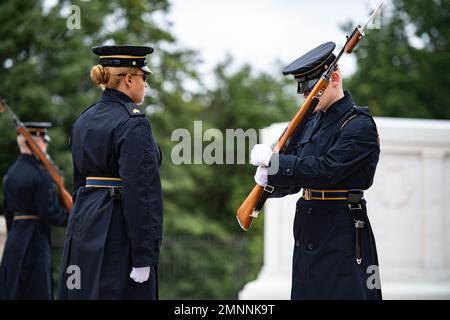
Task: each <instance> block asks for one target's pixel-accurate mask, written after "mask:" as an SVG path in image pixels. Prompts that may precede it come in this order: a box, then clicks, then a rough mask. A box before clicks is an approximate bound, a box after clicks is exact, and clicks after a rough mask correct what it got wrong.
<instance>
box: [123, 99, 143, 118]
mask: <svg viewBox="0 0 450 320" xmlns="http://www.w3.org/2000/svg"><path fill="white" fill-rule="evenodd" d="M120 104H121V105H122V106H124V108H125V110H127V112H128V114H129V115H130V117H139V116H145V113H144V112H142V110H141V109H140V108H139V107H138V106H137V105H135V104H134V103H131V102H130V103H124V102H121V103H120Z"/></svg>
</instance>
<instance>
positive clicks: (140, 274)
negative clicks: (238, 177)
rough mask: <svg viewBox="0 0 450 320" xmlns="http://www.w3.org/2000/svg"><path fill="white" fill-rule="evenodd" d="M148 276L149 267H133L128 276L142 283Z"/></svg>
mask: <svg viewBox="0 0 450 320" xmlns="http://www.w3.org/2000/svg"><path fill="white" fill-rule="evenodd" d="M149 276H150V267H143V268H134V267H133V269H132V270H131V273H130V278H131V279H133V280H134V282H138V283H142V282H145V281H147V280H148V277H149Z"/></svg>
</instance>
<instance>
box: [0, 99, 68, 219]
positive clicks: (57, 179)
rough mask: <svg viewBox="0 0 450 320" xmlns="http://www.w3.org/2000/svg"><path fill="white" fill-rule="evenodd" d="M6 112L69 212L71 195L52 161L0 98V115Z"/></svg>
mask: <svg viewBox="0 0 450 320" xmlns="http://www.w3.org/2000/svg"><path fill="white" fill-rule="evenodd" d="M5 109H6V110H8V112H10V113H11V115H12V117H13V119H14V123H15V125H16V130H17V132H18V133H19V134H21V135H22V136H23V137H24V138H25V141H26V142H27V145H28V146H29V148H30V149H31V152H33V154H34V156H35V157H36V158H38V159H39V161H40V162H41V163H42V165H43V166H44V167H45V168H46V169H47V171H48V173H49V174H50V176H51V177H52V179H53V182H54V183H55V184H56V187H57V188H58V191H59V196H60V199H61V202H62V204H63V205H64V207H65V208H66V210H67V211H69V212H70V210H71V209H72V206H73V201H72V195H71V194H70V193H69V192H68V191H67V190H66V188H65V186H64V181H63V178H62V177H61V175H60V174H59V172H58V169H56V167H55V166H54V164H53V163H52V161H51V160H50V159H49V158H48V157H47V155H46V154H45V153H44V152H43V151H42V150H41V148H39V146H38V145H37V144H36V142H34V140H33V137H32V136H31V134H30V133H29V132H28V130H27V128H26V127H25V125H24V124H23V123H22V122H21V121H20V120H19V119H18V118H17V116H16V115H15V114H14V112H13V111H12V110H11V109H10V108H9V107H8V106H7V105H6V103H5V101H4V100H3V99H1V98H0V113H2V112H3V111H4V110H5Z"/></svg>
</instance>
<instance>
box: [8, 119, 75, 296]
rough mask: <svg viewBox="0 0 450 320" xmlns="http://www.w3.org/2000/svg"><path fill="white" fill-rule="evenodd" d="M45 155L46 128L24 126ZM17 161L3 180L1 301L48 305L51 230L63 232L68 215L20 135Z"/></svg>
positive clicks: (32, 124)
mask: <svg viewBox="0 0 450 320" xmlns="http://www.w3.org/2000/svg"><path fill="white" fill-rule="evenodd" d="M25 126H26V127H27V129H28V131H29V132H30V134H31V135H32V136H33V139H34V141H35V142H36V143H37V145H38V146H39V147H40V148H41V150H42V151H43V152H44V153H45V152H47V147H48V144H49V142H50V137H49V136H48V134H47V129H48V128H50V127H51V124H50V123H48V122H40V123H39V122H28V123H25ZM17 144H18V145H19V149H20V156H19V157H18V159H17V160H16V161H15V162H14V164H13V165H12V166H11V167H10V168H9V169H8V172H7V173H6V175H5V177H4V178H3V191H4V195H5V203H4V209H3V210H4V213H5V217H6V224H7V230H8V235H7V240H6V244H5V250H4V254H3V259H2V262H1V266H0V299H17V300H25V299H39V300H47V299H48V300H50V299H52V258H51V248H50V234H51V233H50V225H54V226H65V225H66V223H67V218H68V212H67V211H66V210H65V209H63V207H62V206H61V205H60V204H59V201H58V198H57V194H56V192H55V189H54V186H53V181H52V178H51V176H50V174H49V173H48V171H47V169H45V167H44V166H43V165H42V164H41V163H40V161H39V160H38V159H37V158H36V157H35V156H34V155H33V153H32V152H31V150H30V148H29V147H28V145H27V143H26V141H25V138H24V137H23V136H22V135H18V136H17Z"/></svg>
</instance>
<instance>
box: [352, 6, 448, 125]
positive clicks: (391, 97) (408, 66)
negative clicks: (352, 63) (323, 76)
mask: <svg viewBox="0 0 450 320" xmlns="http://www.w3.org/2000/svg"><path fill="white" fill-rule="evenodd" d="M383 12H384V14H383V15H382V18H381V29H379V30H376V29H371V30H368V31H367V33H366V35H367V37H366V38H364V39H363V40H362V41H361V42H360V43H359V44H358V47H357V49H356V50H355V51H354V53H355V55H356V57H357V65H358V67H357V72H356V73H355V74H354V75H353V76H352V77H351V79H350V80H349V81H348V83H346V86H347V87H348V88H349V89H350V90H351V92H352V94H353V96H354V98H355V100H356V101H357V102H359V103H361V104H367V105H369V106H370V107H371V110H372V112H373V113H374V114H375V115H378V116H392V117H413V118H436V119H450V108H449V106H450V95H448V94H447V90H448V88H449V86H450V63H449V61H450V0H416V1H407V0H393V5H392V8H391V9H390V10H384V11H383ZM350 28H351V27H350V25H348V26H346V27H345V29H346V30H347V31H348V30H350Z"/></svg>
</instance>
